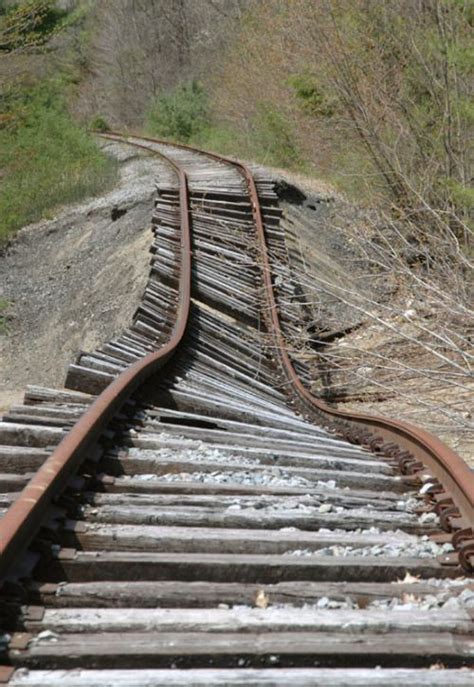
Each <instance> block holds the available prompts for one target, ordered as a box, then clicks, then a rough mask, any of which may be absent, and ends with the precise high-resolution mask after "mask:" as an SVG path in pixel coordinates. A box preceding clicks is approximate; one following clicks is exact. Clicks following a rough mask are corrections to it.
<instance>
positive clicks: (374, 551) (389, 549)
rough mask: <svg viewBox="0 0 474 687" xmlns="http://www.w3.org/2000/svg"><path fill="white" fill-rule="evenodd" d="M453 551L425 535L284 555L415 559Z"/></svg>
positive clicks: (303, 550) (450, 547)
mask: <svg viewBox="0 0 474 687" xmlns="http://www.w3.org/2000/svg"><path fill="white" fill-rule="evenodd" d="M452 551H454V549H453V546H452V545H451V544H449V543H445V544H436V542H433V541H431V540H430V539H429V537H428V536H427V535H423V536H421V537H412V538H411V541H405V542H396V543H394V542H392V543H390V544H384V545H380V544H377V545H374V546H364V547H359V548H357V547H354V546H339V545H335V546H327V547H325V548H323V549H318V551H317V552H315V551H312V550H311V549H294V550H292V551H287V552H286V553H285V554H284V555H287V556H314V555H318V556H334V557H342V558H345V557H346V556H387V557H389V558H394V557H397V556H406V557H410V558H411V557H416V558H436V557H437V556H442V555H443V554H446V553H451V552H452Z"/></svg>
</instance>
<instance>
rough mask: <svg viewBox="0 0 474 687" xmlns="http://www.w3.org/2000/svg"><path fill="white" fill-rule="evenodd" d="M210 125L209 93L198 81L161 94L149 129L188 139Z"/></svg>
mask: <svg viewBox="0 0 474 687" xmlns="http://www.w3.org/2000/svg"><path fill="white" fill-rule="evenodd" d="M208 126H209V103H208V96H207V93H206V92H205V91H204V89H203V87H202V86H201V84H200V83H199V82H198V81H191V82H190V83H181V84H179V85H178V86H176V88H174V89H173V90H172V91H170V92H169V93H164V94H163V95H160V96H159V97H158V98H156V100H154V102H153V103H152V106H151V108H150V110H149V112H148V114H147V130H148V131H149V132H150V133H151V134H152V135H156V136H162V137H164V138H169V139H172V140H175V141H180V142H181V143H188V142H189V141H191V140H192V139H194V138H195V137H197V136H199V135H200V134H201V133H202V131H203V130H204V129H205V128H207V127H208Z"/></svg>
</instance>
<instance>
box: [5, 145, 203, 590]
mask: <svg viewBox="0 0 474 687" xmlns="http://www.w3.org/2000/svg"><path fill="white" fill-rule="evenodd" d="M162 157H164V156H162ZM165 159H166V161H167V163H169V164H170V165H171V166H172V167H173V168H174V170H175V172H176V174H177V175H178V179H179V188H180V211H181V259H180V275H179V300H178V306H177V313H176V319H175V323H174V327H173V330H172V333H171V336H170V339H169V341H168V343H167V344H166V345H164V346H163V347H162V348H161V349H160V350H158V351H157V352H153V353H150V354H148V355H147V356H145V357H144V358H142V359H141V360H139V361H137V362H136V363H134V364H133V365H131V366H130V367H129V368H127V369H126V370H125V371H124V372H123V373H122V374H120V375H119V376H118V377H117V379H115V380H114V381H113V382H112V383H111V384H110V385H109V386H108V387H107V388H106V389H105V390H104V391H103V392H102V393H101V394H100V395H99V396H98V397H97V399H96V400H95V401H94V403H93V404H92V405H91V407H90V408H89V409H88V410H87V411H86V412H85V413H84V415H83V416H82V417H81V418H80V419H79V420H78V422H77V423H76V424H75V425H74V427H73V428H72V429H71V431H70V432H69V433H68V434H67V435H66V437H65V438H64V439H63V440H62V441H61V443H60V444H59V445H58V446H57V448H56V449H55V450H54V452H53V453H52V454H51V456H49V458H48V459H47V460H46V461H45V463H44V464H43V465H42V466H41V468H40V469H39V470H38V472H37V473H36V474H35V475H34V477H33V478H32V479H31V480H30V482H29V483H28V484H27V486H26V487H25V488H24V489H23V491H22V492H21V494H20V496H19V497H18V499H17V500H16V501H15V502H14V503H13V505H12V506H11V507H10V508H9V510H8V511H7V513H6V514H5V516H4V517H3V518H2V520H1V521H0V579H1V578H3V577H5V575H6V574H7V573H8V571H9V569H10V567H11V565H12V564H13V563H14V562H15V560H17V559H18V556H19V555H21V553H22V552H23V551H24V550H25V549H26V547H27V546H28V544H29V543H30V541H31V539H32V538H33V536H34V535H35V534H36V532H37V531H38V529H39V527H40V526H41V522H42V520H43V517H44V515H45V513H46V511H47V509H48V507H49V506H50V504H51V501H52V499H53V498H54V497H55V496H56V495H57V494H59V493H60V491H61V490H62V489H63V488H64V486H65V485H66V483H67V481H68V480H69V478H70V477H71V475H73V473H74V471H75V470H76V468H77V467H78V466H79V465H80V463H81V462H82V461H83V460H84V457H85V456H86V452H87V450H88V449H90V448H91V447H92V445H93V443H94V442H95V441H96V440H97V438H98V437H99V436H100V434H101V432H102V431H103V429H104V428H105V426H106V425H107V423H108V422H109V421H110V420H111V419H112V417H113V415H114V414H115V413H116V412H117V411H118V409H119V408H120V406H121V405H122V404H123V402H124V401H125V400H126V399H127V398H129V396H130V395H131V394H132V393H133V391H135V389H137V388H138V386H139V385H140V384H141V383H142V382H143V381H144V380H145V379H147V378H148V377H149V376H150V375H152V374H154V373H155V372H157V371H158V370H159V369H160V368H162V367H163V365H165V363H166V362H167V361H168V360H169V359H170V358H171V357H172V355H173V354H174V352H175V351H176V349H177V347H178V346H179V344H180V342H181V340H182V338H183V335H184V332H185V330H186V325H187V321H188V315H189V309H190V298H191V227H190V220H189V202H188V186H187V177H186V174H185V173H184V172H183V171H182V169H181V168H180V167H179V166H178V165H176V164H175V163H173V162H172V161H170V160H168V159H167V158H165Z"/></svg>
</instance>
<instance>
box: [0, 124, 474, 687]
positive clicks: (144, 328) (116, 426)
mask: <svg viewBox="0 0 474 687" xmlns="http://www.w3.org/2000/svg"><path fill="white" fill-rule="evenodd" d="M106 138H109V139H112V140H117V141H120V142H123V143H128V144H131V145H137V146H139V147H141V148H145V149H147V150H148V151H149V152H151V153H153V154H158V155H160V156H161V159H162V173H161V174H160V178H159V180H158V195H157V201H156V208H155V214H154V217H153V231H154V235H155V236H154V242H153V245H152V249H151V250H152V261H151V271H150V277H149V281H148V284H147V287H146V290H145V293H144V296H143V299H142V302H141V304H140V305H139V307H138V309H137V312H136V314H135V317H134V321H133V323H132V324H131V326H130V328H129V329H128V330H126V331H125V332H123V333H122V334H121V335H120V336H117V337H116V338H114V339H112V340H111V341H109V342H107V343H105V344H104V345H102V346H101V347H100V348H99V349H97V350H95V351H93V352H91V353H81V355H80V356H79V357H78V360H77V361H75V363H74V364H72V365H71V366H70V368H69V372H68V376H67V380H66V388H65V389H62V390H52V389H45V388H38V387H30V388H29V389H28V390H27V391H26V394H25V401H24V404H23V405H21V406H16V407H13V408H12V409H11V410H10V411H9V413H8V414H7V415H6V417H4V418H3V421H2V422H1V423H0V456H1V458H2V468H1V474H0V484H1V491H2V492H3V494H2V503H1V507H2V508H3V509H4V510H5V513H4V514H3V518H2V519H1V520H0V547H1V548H0V554H1V555H0V576H1V579H2V580H3V584H2V588H1V592H0V594H1V597H0V611H1V612H2V617H3V622H2V630H3V632H4V634H3V635H2V643H1V645H0V646H2V661H1V662H2V664H3V666H2V667H0V683H1V682H2V680H3V682H5V683H8V684H10V685H14V686H15V687H20V685H21V686H24V687H26V686H27V685H28V686H29V687H32V686H33V685H35V686H37V687H39V686H41V687H46V685H48V687H49V686H54V685H59V684H61V685H70V686H71V687H72V686H75V687H79V686H85V685H87V686H88V687H90V686H94V685H101V687H103V686H104V685H150V686H151V685H165V684H166V685H168V684H169V685H188V684H189V685H191V684H192V685H211V684H221V685H237V684H239V685H240V684H246V685H247V684H255V685H260V684H262V685H263V684H279V685H280V684H281V685H287V684H290V683H294V684H296V685H315V684H323V683H328V682H329V684H332V685H343V684H344V685H345V684H349V683H350V684H353V685H390V684H394V685H395V684H396V685H406V684H409V683H413V684H414V685H437V684H443V685H447V684H450V685H467V684H471V680H472V673H471V672H470V671H469V670H468V668H469V666H470V665H471V661H472V655H473V648H474V647H473V642H472V621H471V615H472V608H473V598H474V591H473V589H472V584H471V582H470V579H469V577H467V576H468V575H469V574H470V572H472V565H473V561H474V543H473V530H472V527H473V521H474V517H473V506H474V481H473V478H472V473H471V471H470V470H469V468H468V467H467V466H466V465H465V464H464V462H463V461H462V460H461V459H460V458H459V457H458V456H457V455H456V454H455V453H453V452H452V451H451V450H450V449H449V448H448V447H446V446H444V445H443V444H442V443H441V442H440V441H439V440H438V439H436V438H435V437H433V436H431V435H429V434H427V433H426V432H424V431H423V430H421V429H419V428H416V427H412V426H410V425H408V424H406V423H401V422H396V421H392V420H388V419H385V418H375V417H370V416H362V415H356V414H352V413H348V412H343V411H339V410H336V409H335V408H332V407H329V406H327V405H325V404H324V403H322V401H321V400H320V399H318V398H315V397H314V396H313V395H312V394H311V393H310V391H309V388H308V385H307V384H306V383H305V370H304V365H302V363H301V361H299V360H298V358H297V355H295V353H294V352H292V351H291V350H289V349H288V346H287V344H286V341H287V339H288V334H289V333H290V332H291V328H292V327H295V326H296V325H297V323H298V319H299V317H300V313H299V311H298V307H297V299H294V285H293V284H292V281H291V278H290V276H291V275H290V270H289V262H288V253H287V250H286V245H285V237H284V234H283V232H282V230H281V229H280V227H279V220H280V215H281V210H280V208H279V207H278V198H277V196H276V194H275V192H274V188H273V183H272V181H271V180H270V179H268V178H264V177H263V176H262V174H256V175H254V174H253V173H252V172H251V171H250V170H249V169H248V168H247V167H246V166H244V165H242V164H240V163H238V162H236V161H233V160H228V159H226V158H222V157H219V156H216V155H211V154H209V153H204V152H203V151H198V150H195V149H192V148H189V147H186V146H176V145H172V144H169V143H165V142H161V141H156V140H153V139H146V138H143V137H141V138H138V137H133V136H128V137H125V136H122V135H120V134H107V135H106ZM289 275H290V276H289ZM292 299H294V302H293V303H292ZM288 303H289V304H290V306H289V307H287V304H288ZM432 668H439V670H433V669H432Z"/></svg>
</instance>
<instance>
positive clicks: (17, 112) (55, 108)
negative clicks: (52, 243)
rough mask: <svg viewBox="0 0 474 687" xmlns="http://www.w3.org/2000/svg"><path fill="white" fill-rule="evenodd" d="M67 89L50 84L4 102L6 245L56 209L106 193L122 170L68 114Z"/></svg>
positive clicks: (0, 132) (1, 162) (1, 222)
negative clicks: (93, 195) (64, 93)
mask: <svg viewBox="0 0 474 687" xmlns="http://www.w3.org/2000/svg"><path fill="white" fill-rule="evenodd" d="M61 91H62V86H61V84H60V83H59V82H52V81H47V82H43V83H41V84H40V85H39V86H36V87H35V88H33V89H31V90H29V91H16V92H10V93H8V94H5V93H4V94H3V97H2V99H1V102H0V106H1V111H0V125H1V123H2V122H3V128H0V171H1V174H2V176H3V179H2V185H1V186H0V241H5V240H6V239H8V237H9V236H10V235H12V234H13V233H14V232H15V231H16V230H17V229H19V228H20V227H22V226H24V225H25V224H28V223H30V222H34V221H37V220H39V219H41V218H42V217H44V216H45V214H46V213H48V211H50V210H51V209H52V208H53V207H55V206H57V205H59V204H63V203H69V202H75V201H79V200H80V199H82V198H84V197H85V196H87V195H92V194H95V193H101V192H103V190H104V188H106V187H108V186H110V185H111V183H112V181H113V179H114V178H115V170H116V165H115V163H114V162H113V161H111V160H110V159H108V158H106V157H105V156H104V155H103V154H102V152H101V151H100V150H99V148H98V147H97V145H96V144H95V142H94V140H93V138H92V137H91V136H90V135H88V134H87V132H86V131H85V130H84V129H82V128H81V127H79V126H78V125H77V124H76V123H75V122H74V121H73V120H72V119H71V117H70V116H69V114H68V113H67V111H66V108H65V105H64V101H63V97H62V93H61Z"/></svg>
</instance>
